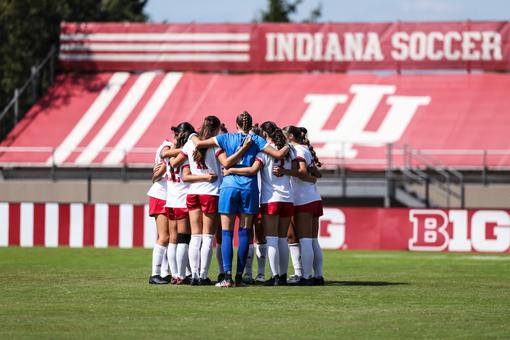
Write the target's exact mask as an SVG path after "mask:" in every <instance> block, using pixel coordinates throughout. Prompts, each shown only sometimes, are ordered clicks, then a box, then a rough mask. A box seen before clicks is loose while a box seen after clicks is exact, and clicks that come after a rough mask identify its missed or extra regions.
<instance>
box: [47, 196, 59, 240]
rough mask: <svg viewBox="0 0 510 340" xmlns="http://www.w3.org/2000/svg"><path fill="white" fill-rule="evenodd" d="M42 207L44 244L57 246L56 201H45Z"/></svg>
mask: <svg viewBox="0 0 510 340" xmlns="http://www.w3.org/2000/svg"><path fill="white" fill-rule="evenodd" d="M44 209H45V212H44V245H45V246H46V247H58V203H46V205H45V208H44Z"/></svg>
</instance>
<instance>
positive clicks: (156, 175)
mask: <svg viewBox="0 0 510 340" xmlns="http://www.w3.org/2000/svg"><path fill="white" fill-rule="evenodd" d="M165 171H166V164H165V162H161V163H158V164H156V165H154V168H153V169H152V182H153V183H154V182H157V181H159V180H160V179H161V178H162V177H163V175H164V174H165Z"/></svg>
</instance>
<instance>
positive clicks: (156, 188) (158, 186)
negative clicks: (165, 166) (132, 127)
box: [147, 139, 172, 200]
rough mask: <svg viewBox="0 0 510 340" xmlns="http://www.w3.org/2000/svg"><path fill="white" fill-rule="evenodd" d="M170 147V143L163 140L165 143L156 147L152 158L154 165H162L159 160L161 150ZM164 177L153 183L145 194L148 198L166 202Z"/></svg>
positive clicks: (161, 161) (160, 159)
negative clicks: (154, 155)
mask: <svg viewBox="0 0 510 340" xmlns="http://www.w3.org/2000/svg"><path fill="white" fill-rule="evenodd" d="M167 146H168V147H170V148H171V147H172V142H170V141H168V140H166V139H165V141H164V142H163V143H162V144H161V145H160V146H159V147H158V150H157V151H156V157H154V164H159V163H163V162H164V160H163V159H162V158H161V156H160V154H161V150H163V148H165V147H167ZM166 189H167V185H166V176H163V177H162V178H161V179H160V180H159V181H157V182H154V183H153V184H152V186H151V188H150V189H149V191H148V192H147V195H148V196H150V197H154V198H158V199H160V200H166Z"/></svg>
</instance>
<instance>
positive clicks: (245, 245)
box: [237, 228, 250, 274]
mask: <svg viewBox="0 0 510 340" xmlns="http://www.w3.org/2000/svg"><path fill="white" fill-rule="evenodd" d="M237 235H238V237H239V245H238V248H237V274H242V273H243V271H244V267H246V260H247V258H248V250H249V248H250V229H248V228H239V232H238V234H237Z"/></svg>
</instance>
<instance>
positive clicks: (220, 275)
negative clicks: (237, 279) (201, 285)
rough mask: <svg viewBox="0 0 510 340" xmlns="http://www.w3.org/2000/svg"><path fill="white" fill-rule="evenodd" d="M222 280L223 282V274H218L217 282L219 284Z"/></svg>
mask: <svg viewBox="0 0 510 340" xmlns="http://www.w3.org/2000/svg"><path fill="white" fill-rule="evenodd" d="M223 280H225V273H219V274H218V282H221V281H223Z"/></svg>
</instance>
